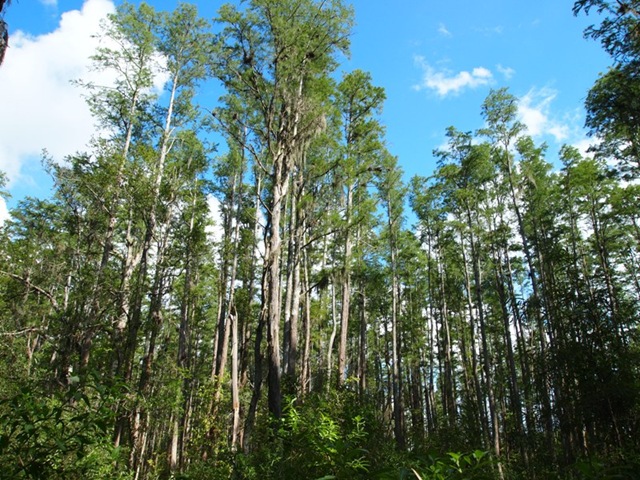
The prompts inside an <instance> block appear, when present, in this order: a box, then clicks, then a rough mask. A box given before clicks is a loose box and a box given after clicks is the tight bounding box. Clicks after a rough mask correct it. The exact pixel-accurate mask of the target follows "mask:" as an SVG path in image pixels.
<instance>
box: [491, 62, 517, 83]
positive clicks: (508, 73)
mask: <svg viewBox="0 0 640 480" xmlns="http://www.w3.org/2000/svg"><path fill="white" fill-rule="evenodd" d="M496 70H498V72H500V73H501V74H502V76H503V77H504V78H505V80H511V79H512V78H513V76H514V75H515V74H516V71H515V70H514V69H513V68H511V67H503V66H502V65H498V66H496Z"/></svg>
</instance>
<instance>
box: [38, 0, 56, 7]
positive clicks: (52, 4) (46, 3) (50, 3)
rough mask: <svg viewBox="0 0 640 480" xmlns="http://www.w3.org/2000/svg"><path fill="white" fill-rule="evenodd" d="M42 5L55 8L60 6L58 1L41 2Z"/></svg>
mask: <svg viewBox="0 0 640 480" xmlns="http://www.w3.org/2000/svg"><path fill="white" fill-rule="evenodd" d="M40 3H41V4H43V5H47V6H49V7H55V6H56V5H58V0H40Z"/></svg>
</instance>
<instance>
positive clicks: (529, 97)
mask: <svg viewBox="0 0 640 480" xmlns="http://www.w3.org/2000/svg"><path fill="white" fill-rule="evenodd" d="M556 96H557V93H556V92H555V91H554V90H551V89H548V88H543V89H536V88H532V89H531V90H529V92H527V94H526V95H524V96H523V97H521V98H520V102H519V104H518V117H519V120H520V121H521V122H522V123H524V124H525V125H526V127H527V131H528V133H529V135H531V136H532V137H541V136H545V135H548V136H552V137H553V138H554V139H555V140H556V141H557V142H562V141H565V140H567V139H568V138H569V135H570V133H571V132H570V130H571V127H570V125H569V123H568V122H567V121H565V122H561V121H559V120H556V119H554V118H552V116H551V103H552V102H553V100H554V99H555V98H556Z"/></svg>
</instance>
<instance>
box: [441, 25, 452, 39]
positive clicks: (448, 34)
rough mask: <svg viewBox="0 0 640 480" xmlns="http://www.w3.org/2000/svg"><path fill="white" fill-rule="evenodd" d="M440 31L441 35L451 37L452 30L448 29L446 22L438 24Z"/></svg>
mask: <svg viewBox="0 0 640 480" xmlns="http://www.w3.org/2000/svg"><path fill="white" fill-rule="evenodd" d="M438 33H439V34H440V35H443V36H445V37H451V32H450V31H449V30H448V29H447V27H446V26H445V24H444V23H441V24H440V25H439V26H438Z"/></svg>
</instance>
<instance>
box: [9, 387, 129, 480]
mask: <svg viewBox="0 0 640 480" xmlns="http://www.w3.org/2000/svg"><path fill="white" fill-rule="evenodd" d="M110 398H111V397H110V395H109V394H108V392H107V391H106V390H105V389H103V388H102V387H101V386H96V385H95V384H94V385H93V386H91V387H89V386H86V385H85V386H84V387H83V388H82V389H79V388H73V387H72V388H71V389H70V390H68V391H66V392H62V393H58V394H54V395H49V396H47V395H45V394H44V393H42V392H38V390H37V389H36V388H32V387H23V388H22V389H21V390H20V391H19V392H18V393H17V394H14V395H13V396H11V397H9V398H4V399H0V464H1V465H2V469H0V478H7V479H9V478H11V479H18V478H25V479H44V478H46V479H63V478H64V479H76V478H77V479H92V478H95V479H98V478H100V479H102V478H109V479H124V478H128V477H127V475H126V472H125V471H121V470H120V469H119V468H118V467H117V465H119V464H121V463H122V462H119V461H118V460H119V458H120V456H121V455H122V452H121V451H120V450H119V449H117V448H114V447H113V444H112V441H111V435H110V428H111V427H112V426H113V413H112V410H111V408H109V407H110V405H109V403H110V402H109V399H110Z"/></svg>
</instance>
